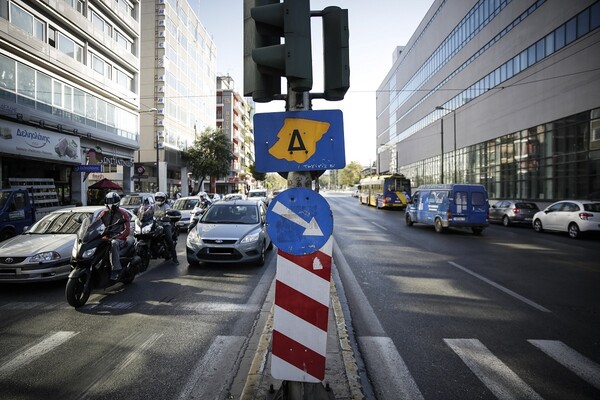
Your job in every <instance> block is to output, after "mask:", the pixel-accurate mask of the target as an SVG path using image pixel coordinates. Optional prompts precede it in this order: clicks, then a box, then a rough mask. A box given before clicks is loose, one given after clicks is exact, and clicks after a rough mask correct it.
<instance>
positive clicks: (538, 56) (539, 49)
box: [535, 39, 546, 62]
mask: <svg viewBox="0 0 600 400" xmlns="http://www.w3.org/2000/svg"><path fill="white" fill-rule="evenodd" d="M544 45H545V43H544V39H542V40H538V42H537V43H536V44H535V60H536V62H537V61H540V60H542V59H543V58H544V57H546V54H545V51H546V47H545V46H544Z"/></svg>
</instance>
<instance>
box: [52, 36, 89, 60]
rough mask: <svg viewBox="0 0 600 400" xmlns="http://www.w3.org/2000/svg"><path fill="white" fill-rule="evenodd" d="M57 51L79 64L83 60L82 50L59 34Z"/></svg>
mask: <svg viewBox="0 0 600 400" xmlns="http://www.w3.org/2000/svg"><path fill="white" fill-rule="evenodd" d="M58 50H60V51H61V52H62V53H64V54H66V55H68V56H69V57H71V58H74V59H75V60H77V61H79V62H81V61H82V59H83V57H82V56H83V48H82V47H81V46H79V45H78V44H76V43H75V42H74V41H73V40H71V39H69V38H68V37H66V36H65V35H63V34H62V33H60V32H59V33H58Z"/></svg>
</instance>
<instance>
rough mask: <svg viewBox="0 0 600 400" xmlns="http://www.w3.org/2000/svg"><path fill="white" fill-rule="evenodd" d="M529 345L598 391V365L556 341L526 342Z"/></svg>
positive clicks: (599, 376)
mask: <svg viewBox="0 0 600 400" xmlns="http://www.w3.org/2000/svg"><path fill="white" fill-rule="evenodd" d="M528 342H529V343H531V344H532V345H534V346H535V347H537V348H538V349H540V350H541V351H543V352H544V353H546V354H547V355H549V356H550V357H552V358H553V359H554V360H556V361H557V362H558V363H560V364H562V365H563V366H565V367H567V368H568V369H569V370H571V372H573V373H575V374H576V375H577V376H579V377H580V378H581V379H583V380H584V381H586V382H588V383H589V384H591V385H593V386H594V387H595V388H596V389H600V365H598V364H597V363H595V362H594V361H592V360H590V359H589V358H586V357H585V356H583V355H581V354H579V353H578V352H576V351H575V350H573V349H572V348H570V347H569V346H567V345H566V344H564V343H563V342H561V341H558V340H528Z"/></svg>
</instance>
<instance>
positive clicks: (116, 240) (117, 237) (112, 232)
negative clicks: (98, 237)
mask: <svg viewBox="0 0 600 400" xmlns="http://www.w3.org/2000/svg"><path fill="white" fill-rule="evenodd" d="M120 201H121V197H120V196H119V195H118V194H117V193H116V192H109V193H107V194H106V196H105V197H104V205H105V206H106V208H105V209H104V210H102V211H101V212H100V214H99V215H98V219H101V220H102V223H103V224H104V226H105V227H106V228H105V230H104V236H103V237H102V238H103V239H107V240H110V241H111V242H110V266H111V274H110V279H111V280H113V281H116V280H118V279H119V276H120V275H121V272H122V270H123V268H122V266H121V260H120V255H119V252H120V250H121V249H122V248H124V247H125V246H126V245H128V244H131V242H133V238H131V237H130V236H129V232H130V230H131V224H130V221H131V219H130V218H129V214H128V213H127V211H125V210H122V209H121V208H119V202H120Z"/></svg>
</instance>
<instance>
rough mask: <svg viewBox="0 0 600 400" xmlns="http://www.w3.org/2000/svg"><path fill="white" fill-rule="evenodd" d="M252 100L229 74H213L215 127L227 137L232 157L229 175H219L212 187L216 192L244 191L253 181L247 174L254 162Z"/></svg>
mask: <svg viewBox="0 0 600 400" xmlns="http://www.w3.org/2000/svg"><path fill="white" fill-rule="evenodd" d="M253 116H254V103H253V102H252V98H245V97H242V96H241V95H240V93H239V92H237V91H235V89H234V81H233V79H232V78H231V77H230V76H220V77H218V78H217V125H216V126H217V129H222V130H223V133H224V134H225V135H227V137H229V138H230V139H231V144H232V146H231V148H232V151H233V160H232V162H231V171H230V173H229V176H225V177H219V179H217V180H216V182H215V184H216V186H215V188H213V189H214V190H216V192H217V193H221V194H227V193H247V192H248V190H250V187H251V186H252V185H254V184H255V182H254V181H253V177H252V175H251V174H250V166H251V165H253V164H254V160H255V157H254V129H253V126H252V118H253Z"/></svg>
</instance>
